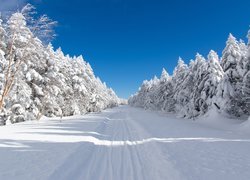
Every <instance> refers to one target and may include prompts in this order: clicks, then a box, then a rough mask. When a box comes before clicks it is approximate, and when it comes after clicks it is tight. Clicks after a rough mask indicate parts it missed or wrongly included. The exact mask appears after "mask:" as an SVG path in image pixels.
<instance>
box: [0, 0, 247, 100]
mask: <svg viewBox="0 0 250 180" xmlns="http://www.w3.org/2000/svg"><path fill="white" fill-rule="evenodd" d="M7 1H8V3H12V4H15V3H16V2H17V0H0V4H1V5H3V4H4V2H5V4H6V2H7ZM24 2H25V0H23V1H20V0H19V3H20V4H21V3H24ZM26 2H31V3H32V4H34V5H35V6H36V7H37V9H38V12H39V13H45V14H48V16H49V17H51V18H52V19H54V20H56V21H58V22H59V25H58V27H57V28H56V32H57V34H58V37H57V38H56V39H55V40H54V41H53V45H54V46H55V47H59V46H61V47H62V49H63V51H64V52H65V53H68V54H70V55H80V54H82V55H83V56H84V58H85V60H86V61H88V62H90V64H91V65H92V67H93V69H94V71H95V74H96V75H97V76H99V77H100V78H101V79H102V80H103V81H105V82H106V83H107V84H108V85H109V86H110V87H112V88H113V89H114V90H115V91H116V92H117V94H118V95H119V96H120V97H124V98H127V97H129V96H130V95H131V94H133V93H135V92H136V91H137V89H138V87H139V86H140V85H141V83H142V81H143V80H144V79H150V78H151V77H153V76H154V75H158V76H159V75H160V73H161V70H162V68H163V67H165V68H166V69H167V71H168V72H169V73H170V74H172V72H173V69H174V67H175V65H176V63H177V59H178V57H179V56H181V57H182V58H183V59H184V60H185V61H186V62H187V63H188V62H189V60H190V59H192V58H194V56H195V54H196V53H197V52H199V53H201V54H202V55H204V56H206V55H207V53H208V52H209V50H210V49H214V50H215V51H217V52H218V53H219V54H221V51H222V50H223V48H224V46H225V41H226V39H227V37H228V34H229V33H230V32H231V33H233V35H234V36H236V37H237V38H242V39H244V40H246V39H245V37H246V33H247V31H248V29H249V25H250V18H249V17H250V1H247V0H237V1H235V0H220V1H218V0H199V1H198V0H182V1H180V0H70V1H69V0H67V1H66V0H30V1H26ZM1 5H0V6H1ZM2 8H3V6H2ZM0 9H1V8H0Z"/></svg>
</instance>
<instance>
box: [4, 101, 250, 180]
mask: <svg viewBox="0 0 250 180" xmlns="http://www.w3.org/2000/svg"><path fill="white" fill-rule="evenodd" d="M208 124H209V123H208ZM208 124H206V123H200V122H195V121H191V120H185V119H178V118H175V116H173V115H171V114H165V115H164V114H161V113H155V112H148V111H145V110H143V109H138V108H132V107H129V106H121V107H118V108H114V109H109V110H106V111H104V112H102V113H96V114H89V115H86V116H77V117H69V118H64V119H62V120H60V119H44V120H42V121H39V122H37V121H34V122H25V123H20V124H15V125H9V126H5V127H0V179H4V180H8V179H13V180H19V179H23V180H27V179H32V180H37V179H51V180H55V179H60V180H63V179H67V180H78V179H79V180H144V179H145V180H147V179H148V180H158V179H160V180H161V179H162V180H167V179H170V180H175V179H190V180H191V179H192V180H193V179H197V180H203V179H213V180H216V179H227V180H229V179H237V180H238V179H241V180H249V178H250V153H249V150H250V135H249V134H244V133H239V132H237V131H232V130H230V129H233V128H234V126H235V127H236V126H237V127H238V124H232V125H231V126H229V127H227V128H225V127H224V128H220V127H216V128H213V127H212V126H209V125H208Z"/></svg>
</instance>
